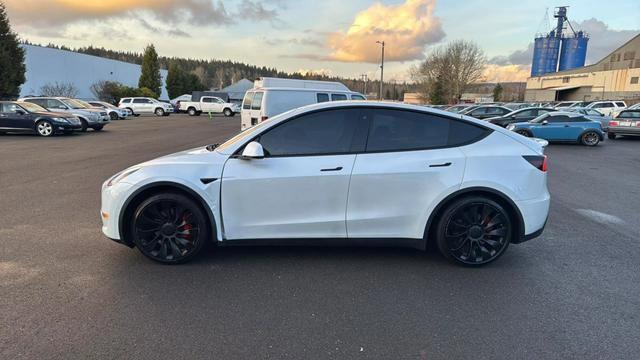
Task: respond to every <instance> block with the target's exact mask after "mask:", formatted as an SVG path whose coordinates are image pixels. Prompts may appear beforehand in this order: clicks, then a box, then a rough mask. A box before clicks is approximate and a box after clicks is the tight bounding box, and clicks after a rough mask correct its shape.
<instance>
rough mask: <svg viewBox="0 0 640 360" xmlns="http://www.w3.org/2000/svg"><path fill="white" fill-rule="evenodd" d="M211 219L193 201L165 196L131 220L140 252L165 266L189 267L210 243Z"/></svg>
mask: <svg viewBox="0 0 640 360" xmlns="http://www.w3.org/2000/svg"><path fill="white" fill-rule="evenodd" d="M207 223H208V221H207V216H206V215H205V213H204V211H203V210H202V209H201V208H200V206H199V205H198V204H197V203H196V202H195V201H193V200H192V199H191V198H189V197H187V196H184V195H182V194H178V193H162V194H157V195H153V196H151V197H149V198H148V199H145V200H144V201H142V202H141V203H140V205H138V206H137V207H136V209H135V211H134V212H133V216H132V218H131V228H130V231H131V232H130V234H131V238H132V241H133V243H134V244H135V245H136V247H137V248H138V250H140V252H141V253H142V254H143V255H144V256H146V257H148V258H149V259H151V260H153V261H157V262H160V263H163V264H181V263H185V262H187V261H189V260H191V259H193V258H194V257H195V256H197V255H198V254H199V253H201V252H202V250H203V249H204V248H205V246H206V245H207V243H208V242H209V240H210V236H209V234H210V231H209V227H208V225H207Z"/></svg>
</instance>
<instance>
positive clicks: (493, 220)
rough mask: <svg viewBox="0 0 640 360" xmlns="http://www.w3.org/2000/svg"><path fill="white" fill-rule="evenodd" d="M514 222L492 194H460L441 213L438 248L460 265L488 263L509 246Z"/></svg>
mask: <svg viewBox="0 0 640 360" xmlns="http://www.w3.org/2000/svg"><path fill="white" fill-rule="evenodd" d="M513 224H514V221H513V217H512V215H510V214H509V212H508V211H507V210H506V209H505V208H504V207H503V206H502V205H501V204H500V203H498V202H496V201H494V200H492V199H490V198H487V197H483V196H469V197H464V198H460V199H458V200H455V201H454V202H452V203H451V204H450V205H448V206H447V207H446V208H445V209H444V210H443V211H442V212H441V213H440V216H439V218H438V222H437V225H436V226H437V228H436V231H435V235H436V243H437V245H438V250H440V253H441V254H442V255H443V256H444V257H445V258H446V259H447V260H449V261H451V262H453V263H455V264H458V265H464V266H482V265H486V264H488V263H490V262H493V261H495V260H496V259H498V258H499V257H500V256H502V254H504V252H505V251H506V250H507V247H509V244H510V243H511V237H512V236H513V229H514V227H513Z"/></svg>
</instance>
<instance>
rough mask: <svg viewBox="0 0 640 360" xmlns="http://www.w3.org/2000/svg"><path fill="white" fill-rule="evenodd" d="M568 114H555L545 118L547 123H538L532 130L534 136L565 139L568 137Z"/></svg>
mask: <svg viewBox="0 0 640 360" xmlns="http://www.w3.org/2000/svg"><path fill="white" fill-rule="evenodd" d="M568 118H569V117H568V116H567V115H553V116H549V117H547V118H546V119H545V121H546V123H544V122H543V123H539V124H536V126H534V127H533V128H532V129H531V130H532V131H533V136H535V137H540V138H543V139H547V140H565V139H567V135H566V134H567V131H565V127H567V126H568V125H567V119H568Z"/></svg>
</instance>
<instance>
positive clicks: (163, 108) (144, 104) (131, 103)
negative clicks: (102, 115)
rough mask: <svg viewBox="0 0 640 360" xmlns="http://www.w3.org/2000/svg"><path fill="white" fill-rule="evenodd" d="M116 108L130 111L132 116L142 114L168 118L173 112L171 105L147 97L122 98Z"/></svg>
mask: <svg viewBox="0 0 640 360" xmlns="http://www.w3.org/2000/svg"><path fill="white" fill-rule="evenodd" d="M118 107H119V108H121V109H127V110H129V111H131V113H132V114H133V115H134V116H139V115H142V114H155V115H156V116H169V115H170V114H171V113H172V112H173V106H172V105H171V104H169V103H166V102H163V101H159V100H156V99H154V98H149V97H127V98H122V99H120V102H119V103H118Z"/></svg>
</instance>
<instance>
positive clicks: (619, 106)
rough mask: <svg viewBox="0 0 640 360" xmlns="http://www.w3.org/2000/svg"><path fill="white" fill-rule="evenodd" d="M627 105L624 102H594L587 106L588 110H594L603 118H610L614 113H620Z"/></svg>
mask: <svg viewBox="0 0 640 360" xmlns="http://www.w3.org/2000/svg"><path fill="white" fill-rule="evenodd" d="M626 107H627V104H626V103H625V102H624V101H595V102H592V103H591V104H589V105H587V108H589V109H596V110H598V111H600V112H601V113H603V114H604V115H605V116H611V115H612V113H614V112H620V111H622V110H624V109H626Z"/></svg>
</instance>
